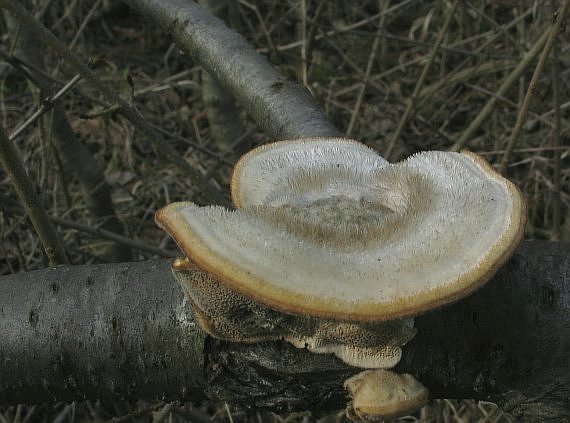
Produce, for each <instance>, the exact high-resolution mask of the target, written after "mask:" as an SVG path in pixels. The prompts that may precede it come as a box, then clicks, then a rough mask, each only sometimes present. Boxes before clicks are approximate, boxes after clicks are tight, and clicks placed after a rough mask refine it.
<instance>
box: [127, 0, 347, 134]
mask: <svg viewBox="0 0 570 423" xmlns="http://www.w3.org/2000/svg"><path fill="white" fill-rule="evenodd" d="M124 1H125V3H127V4H128V5H129V6H131V7H133V8H134V9H136V10H138V11H139V12H140V13H141V14H143V15H145V16H147V17H148V18H150V19H151V20H152V21H153V22H154V23H156V24H158V25H159V26H160V28H161V29H162V30H164V32H166V33H167V34H169V35H170V36H171V37H172V39H173V40H174V41H175V42H176V44H177V45H178V47H180V48H181V49H182V50H184V51H185V52H186V53H188V54H189V55H191V56H192V57H193V58H194V59H195V60H196V61H197V62H198V63H199V64H200V65H201V66H202V67H203V68H204V69H205V70H206V71H207V72H208V73H209V74H210V75H211V76H212V77H213V78H215V79H216V81H217V82H218V83H219V84H220V85H221V86H222V87H223V88H224V89H226V90H227V91H228V92H229V93H230V94H232V95H233V96H234V98H236V100H237V101H238V102H239V103H240V104H241V105H242V106H243V107H244V109H245V110H247V112H248V113H249V114H250V115H251V116H252V117H253V119H254V120H255V121H256V122H257V123H258V124H259V126H260V127H261V129H263V131H264V132H265V133H266V134H267V135H268V136H270V137H272V138H274V139H291V138H299V137H308V136H312V137H315V136H339V135H341V134H340V133H339V131H338V130H337V129H336V128H334V127H333V126H332V124H331V123H330V122H329V121H328V120H327V118H326V117H325V116H324V114H323V113H322V112H321V111H320V110H319V108H318V107H317V106H316V104H315V101H314V100H313V98H312V97H311V95H310V94H309V93H308V92H307V91H306V90H305V89H304V88H303V87H301V86H300V85H299V84H297V83H295V82H292V81H289V80H287V79H286V78H284V77H283V75H281V74H280V73H279V72H278V71H277V70H276V69H275V68H273V66H271V65H270V64H269V63H268V62H267V61H266V60H265V58H263V57H262V56H261V55H259V54H258V53H257V52H256V51H255V50H254V49H253V48H252V47H251V46H250V45H249V44H248V42H247V41H246V40H245V39H244V38H243V37H242V36H241V35H239V34H237V33H235V32H233V31H231V30H229V29H228V28H227V27H226V25H225V24H224V22H223V21H221V20H220V19H218V18H216V17H215V16H213V15H212V14H210V13H209V12H207V11H206V10H204V9H202V8H201V7H200V6H198V5H197V4H196V3H194V2H193V1H187V0H124Z"/></svg>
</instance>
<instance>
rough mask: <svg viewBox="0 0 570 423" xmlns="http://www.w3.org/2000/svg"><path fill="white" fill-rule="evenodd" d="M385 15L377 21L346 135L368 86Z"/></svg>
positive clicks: (354, 119) (348, 135)
mask: <svg viewBox="0 0 570 423" xmlns="http://www.w3.org/2000/svg"><path fill="white" fill-rule="evenodd" d="M385 17H386V15H382V17H381V18H380V22H378V30H377V34H378V36H377V37H376V38H374V42H373V43H372V50H371V51H370V55H369V56H368V63H367V64H366V71H365V72H364V78H363V80H362V83H361V84H360V90H359V92H358V96H357V98H356V104H355V106H354V110H353V111H352V115H351V116H350V122H349V123H348V128H347V129H346V136H347V137H350V135H351V134H352V131H353V129H354V124H355V123H356V117H357V116H358V113H359V112H360V107H361V106H362V100H363V98H364V93H365V92H366V87H367V86H368V80H369V79H370V73H371V72H372V68H373V66H374V62H375V61H376V54H377V53H378V47H379V46H380V31H382V28H383V27H384V20H385Z"/></svg>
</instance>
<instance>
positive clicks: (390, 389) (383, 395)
mask: <svg viewBox="0 0 570 423" xmlns="http://www.w3.org/2000/svg"><path fill="white" fill-rule="evenodd" d="M344 387H345V389H346V390H347V391H348V394H349V396H350V397H351V401H350V402H349V403H348V405H347V416H348V417H349V418H351V419H352V420H360V421H378V420H380V419H384V418H393V417H401V416H405V415H407V414H410V413H413V412H414V411H416V410H418V409H419V408H421V407H422V406H424V405H425V403H426V402H427V400H428V397H429V392H428V390H427V388H426V387H425V386H423V385H422V384H421V383H420V382H418V381H417V380H416V379H415V378H414V377H413V376H412V375H409V374H397V373H393V372H391V371H389V370H382V369H380V370H365V371H363V372H360V373H358V374H357V375H355V376H352V377H351V378H349V379H347V380H346V381H345V382H344Z"/></svg>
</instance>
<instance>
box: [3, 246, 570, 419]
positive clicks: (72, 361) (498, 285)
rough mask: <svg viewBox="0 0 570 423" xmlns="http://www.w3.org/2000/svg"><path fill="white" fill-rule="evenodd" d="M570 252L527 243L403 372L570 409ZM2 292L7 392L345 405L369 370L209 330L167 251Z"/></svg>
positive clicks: (38, 397) (427, 337) (13, 280)
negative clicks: (348, 384)
mask: <svg viewBox="0 0 570 423" xmlns="http://www.w3.org/2000/svg"><path fill="white" fill-rule="evenodd" d="M569 259H570V244H568V243H546V242H526V243H523V244H522V246H521V247H520V248H519V249H518V250H517V252H516V253H515V255H514V256H513V258H512V259H511V260H510V261H509V263H508V264H507V265H506V266H505V267H504V268H503V269H502V270H501V271H500V272H499V273H498V274H497V276H496V277H495V278H494V280H492V281H491V282H489V284H487V285H486V286H485V287H484V288H482V289H481V290H480V291H479V292H477V293H475V294H474V295H472V296H471V297H469V298H467V299H465V300H462V301H460V302H458V303H456V304H454V305H452V306H449V307H446V308H444V309H442V310H438V311H434V312H431V313H429V314H426V315H424V316H421V317H418V318H417V319H416V327H417V328H418V335H417V336H416V338H415V339H413V340H412V341H411V342H410V343H409V344H408V345H406V346H405V347H404V355H403V359H402V362H401V363H400V364H399V365H398V367H397V369H396V370H398V371H402V372H404V371H405V372H409V373H412V374H414V375H416V376H417V377H418V378H419V379H420V380H422V381H423V382H424V384H426V386H428V387H429V388H430V389H431V392H432V396H433V397H436V398H437V397H446V398H453V397H460V398H479V399H488V400H492V401H494V402H497V403H499V404H502V405H505V404H506V405H509V404H511V403H512V400H513V398H522V399H524V401H527V402H528V399H529V398H532V397H539V398H540V402H541V403H542V404H548V407H550V409H552V410H556V413H557V414H556V415H557V416H558V417H560V416H565V415H567V414H568V410H569V409H570V408H569V407H568V406H569V403H568V392H569V391H570V372H569V371H568V369H570V355H568V351H569V350H570V324H569V322H568V315H569V314H570V278H569V275H570V260H569ZM22 286H26V289H25V290H24V289H21V287H22ZM0 298H3V299H5V300H4V303H3V304H2V306H1V308H0V333H2V335H3V338H4V339H3V342H2V343H0V366H1V367H0V402H1V403H20V402H28V403H29V402H43V401H59V400H74V399H80V398H105V397H115V398H116V397H117V396H121V397H126V398H146V399H155V398H168V399H177V400H182V399H188V398H196V396H198V397H201V396H202V395H203V394H204V392H205V393H206V394H208V395H210V396H216V397H218V398H221V399H223V400H225V401H228V402H229V403H231V404H234V405H238V406H243V407H245V408H247V407H269V408H271V409H272V410H274V411H275V410H285V409H286V410H291V409H312V410H313V411H316V412H319V411H321V412H324V411H327V410H331V409H339V408H343V407H344V401H345V398H344V392H343V389H342V381H343V380H344V379H345V378H346V377H348V376H349V375H351V374H354V373H356V372H358V371H359V370H358V369H354V368H351V367H348V366H346V365H345V364H343V363H342V362H340V361H339V360H338V359H336V358H335V357H334V356H331V355H319V354H312V353H309V352H307V351H306V350H298V349H296V348H294V347H292V346H290V345H288V344H286V343H284V342H273V343H263V344H238V343H228V342H222V341H218V340H215V339H212V338H210V337H207V336H206V335H205V334H204V333H203V332H202V330H201V329H200V328H199V327H198V326H197V324H196V322H195V320H194V317H193V314H192V310H191V309H190V306H189V305H188V304H187V303H186V302H185V301H184V299H183V294H182V290H181V289H180V287H179V286H178V284H177V282H176V281H175V280H174V278H173V277H172V276H171V273H170V269H169V265H168V262H167V261H163V260H161V261H147V262H142V263H124V264H114V265H111V264H110V265H96V266H73V267H69V266H65V267H57V268H51V269H44V270H39V271H35V272H31V273H20V274H16V275H10V276H5V277H2V278H1V279H0ZM507 392H511V394H510V395H505V393H507ZM512 392H518V393H517V395H519V396H518V397H517V396H516V395H514V394H513V393H512ZM524 401H522V400H521V401H518V405H519V406H522V405H524V404H525V402H524ZM511 405H512V404H511ZM532 407H533V409H538V408H537V407H538V405H537V404H536V403H534V404H532ZM564 410H565V411H564ZM565 412H566V414H564V413H565ZM525 413H526V414H525V416H528V410H525Z"/></svg>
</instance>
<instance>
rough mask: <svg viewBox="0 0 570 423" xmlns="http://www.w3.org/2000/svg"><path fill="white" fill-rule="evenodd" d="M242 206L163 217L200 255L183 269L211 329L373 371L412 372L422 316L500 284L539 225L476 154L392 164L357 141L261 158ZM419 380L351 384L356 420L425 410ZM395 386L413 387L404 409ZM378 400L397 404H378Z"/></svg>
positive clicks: (243, 181)
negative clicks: (412, 347) (404, 366)
mask: <svg viewBox="0 0 570 423" xmlns="http://www.w3.org/2000/svg"><path fill="white" fill-rule="evenodd" d="M231 195H232V201H233V203H234V205H235V206H236V208H237V209H236V210H233V211H230V210H227V209H224V208H222V207H217V206H210V207H198V206H196V205H195V204H193V203H189V202H181V203H173V204H170V205H168V206H166V207H164V208H163V209H161V210H159V211H158V212H157V215H156V221H157V223H158V224H159V226H161V227H162V228H163V229H165V230H166V231H167V232H168V233H169V234H170V235H171V236H172V238H173V239H174V240H175V241H176V243H177V244H178V245H179V247H180V248H181V249H182V251H183V252H184V254H185V255H186V258H184V259H178V260H176V261H175V262H174V264H173V271H174V274H175V276H176V277H177V279H178V280H179V281H180V283H181V285H182V287H183V289H184V291H185V293H186V295H187V297H188V298H189V299H190V301H191V302H192V304H193V305H194V307H195V310H196V313H197V316H198V321H199V322H200V323H201V325H202V326H203V328H204V329H205V330H206V331H207V332H208V333H210V334H211V335H212V336H214V337H217V338H220V339H226V340H231V341H237V342H260V341H267V340H279V339H284V340H286V341H288V342H290V343H291V344H293V345H295V346H296V347H299V348H307V349H309V350H310V351H312V352H316V353H333V354H335V355H336V356H337V357H339V358H340V359H342V360H343V361H344V362H346V363H348V364H350V365H352V366H355V367H360V368H366V369H388V368H391V367H393V366H395V365H396V364H397V363H398V361H399V360H400V357H401V354H402V351H401V347H402V346H403V345H404V344H406V343H407V342H408V341H409V340H410V339H411V338H413V336H414V335H415V329H414V328H413V316H416V315H418V314H420V313H422V312H425V311H427V310H431V309H433V308H436V307H439V306H442V305H445V304H449V303H451V302H453V301H456V300H458V299H460V298H462V297H465V296H466V295H469V294H470V293H471V292H473V291H474V290H476V289H477V288H479V287H480V286H481V285H483V284H484V283H485V282H486V281H487V280H489V278H490V277H491V276H492V275H493V274H494V273H495V272H496V271H497V270H498V269H499V267H500V266H501V265H502V264H503V263H504V262H505V261H506V260H507V259H508V258H509V256H510V255H511V253H512V252H513V251H514V249H515V247H516V246H517V244H518V243H519V241H520V239H521V237H522V235H523V228H524V222H525V203H524V200H523V198H522V195H521V194H520V192H519V190H518V189H517V188H516V187H515V186H514V185H513V184H512V183H511V182H509V181H508V180H506V179H505V178H503V177H501V176H500V175H499V174H498V173H496V172H495V171H494V170H493V169H492V168H491V166H489V164H487V162H485V161H484V160H483V159H482V158H480V157H479V156H477V155H475V154H473V153H469V152H463V153H451V152H435V151H432V152H423V153H418V154H415V155H413V156H411V157H409V158H408V159H407V160H405V161H403V162H400V163H396V164H390V163H388V162H387V161H386V160H384V159H383V158H382V157H380V156H379V155H378V154H377V153H376V152H375V151H374V150H372V149H370V148H368V147H366V146H364V145H363V144H361V143H358V142H356V141H352V140H347V139H336V138H333V139H324V138H309V139H299V140H294V141H281V142H276V143H272V144H267V145H264V146H261V147H258V148H256V149H254V150H252V151H251V152H249V153H248V154H246V155H245V156H243V157H242V158H241V159H240V161H239V162H238V164H237V165H236V167H235V169H234V172H233V175H232V180H231ZM196 268H198V269H200V270H201V271H203V272H199V271H198V270H197V269H196ZM359 377H360V378H359ZM409 378H412V377H411V376H409V375H407V376H399V375H395V374H394V373H391V372H387V371H382V372H379V371H378V372H376V373H367V372H363V373H361V374H360V375H357V376H355V377H354V378H351V379H349V380H348V381H347V382H346V385H345V386H346V387H347V389H348V390H349V391H350V393H351V396H352V397H353V399H352V405H349V415H351V416H353V417H355V418H356V417H357V418H360V419H374V418H381V417H388V416H394V415H400V414H401V413H402V412H404V413H406V412H409V411H413V409H415V408H418V407H419V406H421V405H422V404H421V403H423V402H425V401H427V390H425V388H423V387H422V388H421V389H420V388H418V386H421V384H419V382H417V381H415V380H414V381H415V382H414V383H411V382H410V379H409ZM388 380H389V381H390V383H391V384H402V386H403V385H404V382H406V384H407V385H406V386H408V387H412V388H409V390H404V392H406V394H405V395H404V396H403V397H398V396H396V397H393V396H392V395H391V391H392V388H389V387H388V386H389V384H388V382H382V381H388ZM379 381H380V382H379ZM416 383H417V384H418V385H416ZM382 385H385V386H386V390H384V391H382V388H381V386H382ZM402 389H403V388H402ZM406 389H408V388H406ZM422 389H423V390H422ZM408 394H409V395H408ZM416 394H417V395H416ZM371 395H376V396H377V397H378V401H381V400H380V398H381V397H383V396H384V397H389V398H391V400H390V404H389V405H386V406H373V405H371V404H372V402H371V400H370V398H371ZM398 404H400V406H398Z"/></svg>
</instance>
